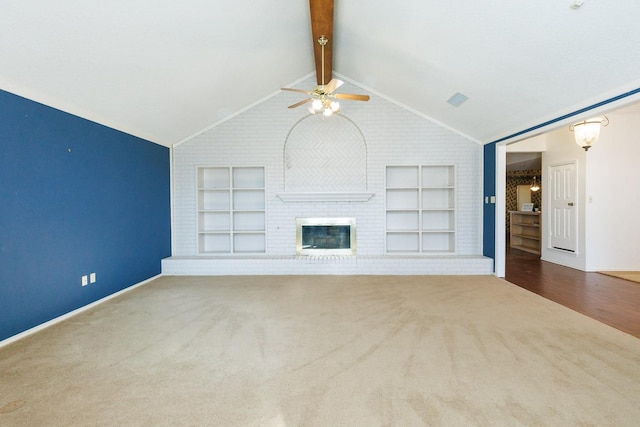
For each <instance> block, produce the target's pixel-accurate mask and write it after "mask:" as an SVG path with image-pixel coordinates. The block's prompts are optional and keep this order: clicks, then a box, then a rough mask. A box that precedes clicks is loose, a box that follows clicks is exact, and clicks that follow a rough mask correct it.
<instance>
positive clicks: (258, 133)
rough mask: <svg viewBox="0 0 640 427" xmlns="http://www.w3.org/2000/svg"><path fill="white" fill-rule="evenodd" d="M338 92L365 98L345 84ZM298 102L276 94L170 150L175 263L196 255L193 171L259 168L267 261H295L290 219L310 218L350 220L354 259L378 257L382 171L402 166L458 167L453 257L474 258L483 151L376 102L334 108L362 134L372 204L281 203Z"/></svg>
mask: <svg viewBox="0 0 640 427" xmlns="http://www.w3.org/2000/svg"><path fill="white" fill-rule="evenodd" d="M298 87H300V88H306V89H308V88H313V87H314V81H313V79H308V80H306V81H304V82H303V83H301V84H300V85H299V86H298ZM340 91H341V92H345V93H366V92H365V91H364V90H363V89H361V88H359V87H357V86H354V85H352V84H349V83H345V85H344V86H342V87H341V88H340ZM301 99H302V98H301V96H300V94H296V93H292V92H283V93H281V94H279V95H277V96H275V97H273V98H271V99H269V100H267V101H265V102H263V103H261V104H259V105H257V106H256V107H254V108H251V109H249V110H248V111H246V112H244V113H242V114H240V115H238V116H236V117H235V118H232V119H231V120H229V121H227V122H225V123H222V124H220V125H219V126H217V127H215V128H213V129H210V130H208V131H206V132H204V133H202V134H200V135H198V136H196V137H194V138H192V139H191V140H189V141H187V142H185V143H183V144H181V145H179V146H177V147H175V148H174V150H173V180H174V197H173V204H174V206H173V207H174V227H173V244H174V253H173V255H174V256H182V257H189V256H195V255H197V215H196V167H197V166H254V165H259V166H266V175H267V176H266V186H267V188H266V203H267V224H266V227H267V254H266V255H268V256H272V257H273V256H292V255H295V218H296V217H314V216H318V217H355V218H356V219H357V244H358V255H362V256H380V255H384V250H385V249H384V248H385V210H384V197H385V196H384V185H385V166H386V165H402V164H423V165H429V164H455V165H456V166H457V168H456V170H457V177H456V186H457V224H456V226H457V234H456V254H457V255H479V254H481V252H482V249H481V212H482V211H481V208H482V193H481V190H482V188H481V183H482V174H481V161H482V160H481V159H482V147H481V146H480V145H478V144H476V143H474V142H471V141H469V140H467V139H465V138H464V137H462V136H459V135H457V134H455V133H453V132H450V131H449V130H447V129H444V128H442V127H440V126H438V125H437V124H434V123H432V122H431V121H429V120H426V119H424V118H422V117H420V116H418V115H416V114H414V113H412V112H410V111H407V110H405V109H403V108H401V107H399V106H397V105H395V104H393V103H390V102H388V101H386V100H384V99H381V98H379V97H376V96H372V97H371V100H370V101H369V102H354V101H351V102H350V101H343V102H342V103H341V104H342V113H341V114H343V115H344V116H346V117H347V118H349V119H350V120H351V121H353V123H355V125H356V126H357V127H358V128H359V129H360V131H361V132H362V134H363V135H364V138H365V141H366V145H367V159H366V162H367V163H366V166H367V173H368V182H367V191H369V192H372V193H374V194H375V195H374V196H373V198H371V199H370V200H369V201H368V202H307V203H285V202H283V201H281V200H280V199H279V198H278V197H277V194H278V193H281V192H283V191H284V169H283V168H284V165H283V148H284V143H285V141H286V138H287V135H288V133H289V132H290V131H291V129H292V128H293V126H295V124H296V123H297V122H298V121H299V120H300V119H302V118H303V117H305V116H307V115H308V114H309V113H308V112H307V110H306V108H305V107H300V108H297V109H294V110H289V109H287V108H286V107H287V106H288V105H290V104H293V103H295V102H297V101H299V100H301ZM313 118H314V119H316V118H317V119H318V120H322V118H321V117H320V116H318V117H315V116H314V117H313ZM329 120H330V118H329ZM245 273H247V272H246V271H245Z"/></svg>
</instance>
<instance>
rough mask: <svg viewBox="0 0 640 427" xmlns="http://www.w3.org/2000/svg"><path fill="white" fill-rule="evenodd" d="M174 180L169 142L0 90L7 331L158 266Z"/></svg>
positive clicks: (0, 266)
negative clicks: (91, 279)
mask: <svg viewBox="0 0 640 427" xmlns="http://www.w3.org/2000/svg"><path fill="white" fill-rule="evenodd" d="M169 183H170V164H169V149H168V148H166V147H163V146H160V145H157V144H154V143H152V142H149V141H145V140H143V139H140V138H136V137H134V136H131V135H128V134H125V133H122V132H120V131H117V130H114V129H111V128H108V127H105V126H102V125H99V124H97V123H94V122H91V121H88V120H85V119H82V118H79V117H77V116H73V115H71V114H67V113H64V112H62V111H59V110H56V109H53V108H50V107H47V106H45V105H42V104H38V103H36V102H33V101H30V100H27V99H24V98H21V97H19V96H16V95H13V94H10V93H8V92H4V91H0V340H3V339H6V338H8V337H11V336H13V335H16V334H18V333H20V332H23V331H25V330H27V329H29V328H32V327H34V326H37V325H39V324H41V323H44V322H46V321H49V320H51V319H54V318H56V317H58V316H61V315H63V314H66V313H68V312H70V311H72V310H75V309H77V308H80V307H82V306H85V305H87V304H89V303H91V302H94V301H96V300H98V299H100V298H103V297H105V296H108V295H110V294H113V293H115V292H117V291H120V290H122V289H124V288H127V287H129V286H131V285H134V284H136V283H138V282H141V281H143V280H145V279H148V278H150V277H153V276H155V275H157V274H159V273H160V268H161V266H160V264H161V263H160V261H161V259H162V258H165V257H168V256H170V255H171V230H170V228H171V224H170V223H171V221H170V187H169V186H170V184H169ZM92 272H95V273H96V275H97V282H96V283H94V284H90V285H88V286H84V287H83V286H81V276H83V275H88V274H90V273H92Z"/></svg>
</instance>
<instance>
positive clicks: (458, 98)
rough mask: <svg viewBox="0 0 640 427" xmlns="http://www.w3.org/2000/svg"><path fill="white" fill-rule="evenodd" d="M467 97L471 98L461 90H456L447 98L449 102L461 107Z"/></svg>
mask: <svg viewBox="0 0 640 427" xmlns="http://www.w3.org/2000/svg"><path fill="white" fill-rule="evenodd" d="M467 99H469V97H468V96H467V95H464V94H462V93H460V92H456V93H454V94H453V96H452V97H451V98H449V99H448V100H447V102H448V103H449V104H451V105H453V106H454V107H459V106H461V105H462V104H463V103H464V102H465V101H466V100H467Z"/></svg>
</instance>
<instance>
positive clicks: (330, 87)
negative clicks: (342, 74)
mask: <svg viewBox="0 0 640 427" xmlns="http://www.w3.org/2000/svg"><path fill="white" fill-rule="evenodd" d="M343 84H344V82H343V81H342V80H338V79H331V81H330V82H329V83H328V84H327V85H326V86H325V87H324V93H331V92H333V91H334V90H336V89H338V88H339V87H340V86H342V85H343Z"/></svg>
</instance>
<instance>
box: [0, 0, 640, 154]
mask: <svg viewBox="0 0 640 427" xmlns="http://www.w3.org/2000/svg"><path fill="white" fill-rule="evenodd" d="M572 2H573V0H536V1H529V2H525V1H513V0H511V1H507V0H486V1H477V0H458V1H454V2H448V1H447V2H445V1H437V0H404V1H402V2H390V1H385V2H382V1H380V2H378V1H371V0H369V1H366V0H335V37H334V70H335V71H336V72H337V73H338V74H340V75H341V76H344V77H345V78H346V79H348V80H350V81H351V82H352V83H355V84H357V85H360V86H362V87H363V88H364V89H365V90H369V91H371V94H372V96H384V97H385V98H387V99H391V100H394V101H395V102H397V103H398V104H400V105H403V106H405V107H407V108H409V109H411V110H414V111H415V112H417V113H419V114H422V115H424V116H426V117H430V118H432V119H434V120H436V121H438V122H440V123H442V124H444V125H445V126H447V127H449V128H452V129H455V130H456V131H457V132H459V133H461V134H464V135H467V136H469V137H470V138H471V139H474V140H476V141H479V142H485V143H486V142H490V141H493V140H496V139H498V138H501V137H504V136H507V135H510V134H512V133H515V132H518V131H521V130H523V129H526V128H528V127H530V126H534V125H537V124H539V123H542V122H544V121H546V120H549V119H554V118H556V117H558V116H560V115H562V114H566V113H570V112H573V111H575V110H577V109H579V108H582V107H585V106H589V105H591V104H593V103H596V102H599V101H602V100H605V99H607V98H609V97H612V96H616V95H619V94H621V93H624V92H626V91H629V90H632V89H636V88H638V87H640V48H639V46H640V25H638V23H637V19H638V17H639V16H640V2H638V1H636V0H619V1H603V0H584V5H583V6H582V7H581V8H580V9H578V10H574V9H572V8H570V5H571V3H572ZM313 70H314V65H313V53H312V40H311V28H310V21H309V4H308V1H307V0H296V1H294V0H254V1H251V2H240V1H235V0H206V1H205V0H188V1H181V2H179V1H169V0H110V1H86V0H84V1H83V0H58V1H46V0H40V1H38V0H0V88H1V89H4V90H6V91H9V92H12V93H15V94H18V95H22V96H25V97H27V98H30V99H33V100H36V101H39V102H42V103H44V104H47V105H51V106H53V107H56V108H59V109H61V110H64V111H68V112H70V113H73V114H77V115H79V116H82V117H86V118H88V119H91V120H94V121H96V122H99V123H102V124H105V125H108V126H111V127H114V128H116V129H120V130H122V131H125V132H128V133H131V134H134V135H137V136H140V137H143V138H146V139H149V140H152V141H154V142H157V143H159V144H163V145H167V146H170V145H172V144H175V143H177V142H179V141H181V140H183V139H185V138H187V137H189V136H190V135H193V134H195V133H197V132H199V131H201V130H202V129H205V128H207V127H209V126H211V125H213V124H215V123H217V122H220V121H223V120H225V119H226V118H228V117H230V116H232V115H234V114H236V113H237V112H239V111H242V110H243V109H245V108H247V107H249V106H251V105H254V104H255V103H257V102H260V101H261V100H263V99H265V98H267V97H270V96H274V95H276V94H278V93H279V88H280V87H282V86H289V85H291V84H294V83H295V82H297V81H299V80H301V79H302V78H304V77H307V76H308V75H309V74H310V73H312V72H313ZM456 92H461V93H463V94H465V95H467V96H468V97H469V98H470V99H469V100H468V101H467V102H466V103H464V104H463V105H462V106H460V107H458V108H455V107H452V106H451V105H449V104H447V103H446V100H447V99H448V98H449V97H450V96H451V95H453V94H454V93H456ZM637 99H638V98H637V97H631V98H629V100H637ZM346 109H347V108H345V107H343V111H344V110H346ZM287 113H288V111H287V110H286V108H284V106H283V111H282V114H287Z"/></svg>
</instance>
